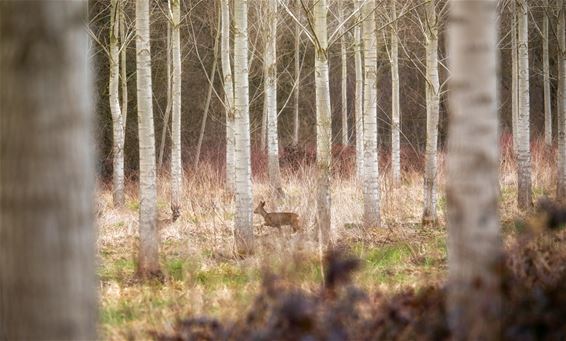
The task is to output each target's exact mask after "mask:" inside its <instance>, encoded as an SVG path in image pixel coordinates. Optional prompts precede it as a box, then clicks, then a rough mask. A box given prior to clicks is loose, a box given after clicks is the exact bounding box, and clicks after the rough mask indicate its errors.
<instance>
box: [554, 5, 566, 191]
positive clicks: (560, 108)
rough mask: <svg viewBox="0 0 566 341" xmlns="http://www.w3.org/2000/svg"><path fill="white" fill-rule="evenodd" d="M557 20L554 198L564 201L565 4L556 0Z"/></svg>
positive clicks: (565, 188)
mask: <svg viewBox="0 0 566 341" xmlns="http://www.w3.org/2000/svg"><path fill="white" fill-rule="evenodd" d="M556 4H557V12H558V20H557V25H556V29H557V32H558V45H559V48H558V58H557V61H558V63H557V64H558V89H557V97H558V98H557V105H556V110H557V113H558V176H557V178H558V179H557V182H558V183H557V190H556V198H557V199H558V200H559V201H561V202H564V201H566V77H565V76H564V73H565V72H566V25H565V21H566V19H565V17H566V13H565V12H566V6H565V5H564V2H562V1H560V0H557V1H556Z"/></svg>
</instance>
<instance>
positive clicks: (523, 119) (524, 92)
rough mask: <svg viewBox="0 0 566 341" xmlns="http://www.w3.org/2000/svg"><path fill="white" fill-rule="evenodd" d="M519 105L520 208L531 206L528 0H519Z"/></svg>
mask: <svg viewBox="0 0 566 341" xmlns="http://www.w3.org/2000/svg"><path fill="white" fill-rule="evenodd" d="M517 11H518V13H517V16H518V41H517V45H518V53H519V55H518V56H519V57H518V68H519V83H518V92H519V99H518V101H519V106H518V126H517V128H518V129H517V133H518V134H517V135H518V136H517V142H518V143H517V180H518V183H519V188H518V191H517V203H518V206H519V208H520V209H522V210H526V209H529V208H530V207H531V203H532V197H531V196H532V193H531V191H532V190H531V152H530V128H529V24H528V15H529V9H528V4H527V0H518V1H517Z"/></svg>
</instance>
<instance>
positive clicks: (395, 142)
mask: <svg viewBox="0 0 566 341" xmlns="http://www.w3.org/2000/svg"><path fill="white" fill-rule="evenodd" d="M396 2H397V0H391V32H390V33H391V34H390V35H391V38H390V39H391V51H390V52H389V53H390V57H389V58H390V63H391V122H392V124H391V175H392V178H393V184H394V186H396V187H397V186H399V184H400V182H401V146H400V140H399V127H400V126H399V122H400V116H401V105H400V103H399V38H398V37H397V25H398V24H397V8H396Z"/></svg>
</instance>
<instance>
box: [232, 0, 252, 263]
mask: <svg viewBox="0 0 566 341" xmlns="http://www.w3.org/2000/svg"><path fill="white" fill-rule="evenodd" d="M234 109H235V120H234V125H235V142H236V143H235V149H234V151H235V185H236V193H235V194H236V217H235V228H234V235H235V241H236V252H237V253H238V254H241V255H246V254H250V253H251V252H252V251H253V247H254V245H253V242H254V235H253V225H252V223H253V220H252V218H253V217H252V204H253V197H252V175H251V158H250V121H249V120H250V118H249V113H250V110H249V86H248V1H247V0H234Z"/></svg>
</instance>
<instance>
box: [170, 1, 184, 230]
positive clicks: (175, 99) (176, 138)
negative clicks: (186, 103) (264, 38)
mask: <svg viewBox="0 0 566 341" xmlns="http://www.w3.org/2000/svg"><path fill="white" fill-rule="evenodd" d="M169 1H170V6H171V14H172V16H173V17H172V18H171V20H172V22H171V30H172V31H171V59H172V64H171V66H172V72H173V77H172V84H171V93H172V100H171V103H172V104H171V110H172V117H171V211H172V214H173V220H175V219H176V218H178V217H179V215H180V212H181V194H182V193H183V166H182V160H181V70H182V69H181V35H180V32H179V31H180V27H181V4H180V1H181V0H169Z"/></svg>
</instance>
